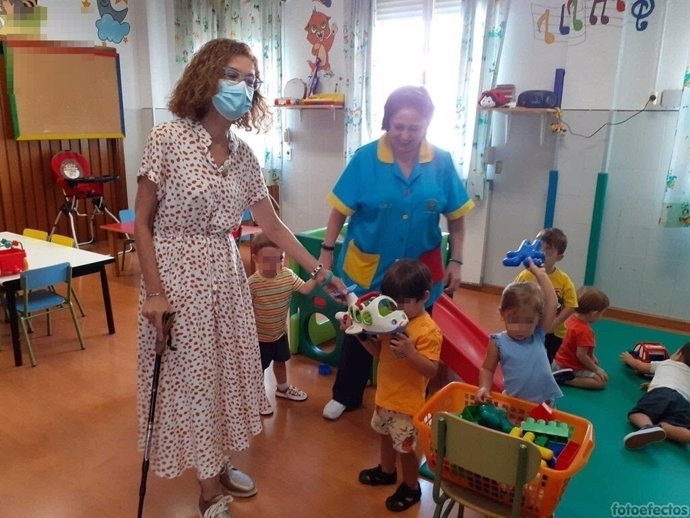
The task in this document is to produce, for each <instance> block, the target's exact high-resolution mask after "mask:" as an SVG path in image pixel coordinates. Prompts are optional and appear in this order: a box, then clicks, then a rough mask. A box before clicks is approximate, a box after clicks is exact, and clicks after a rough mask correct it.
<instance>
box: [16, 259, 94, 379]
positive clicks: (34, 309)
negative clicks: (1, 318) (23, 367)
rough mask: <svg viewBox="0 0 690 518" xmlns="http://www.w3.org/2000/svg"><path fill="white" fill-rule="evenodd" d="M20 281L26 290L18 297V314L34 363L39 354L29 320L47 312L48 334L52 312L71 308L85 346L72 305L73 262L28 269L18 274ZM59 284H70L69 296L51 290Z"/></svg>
mask: <svg viewBox="0 0 690 518" xmlns="http://www.w3.org/2000/svg"><path fill="white" fill-rule="evenodd" d="M19 282H20V285H21V288H22V291H23V292H24V293H23V295H22V297H21V298H20V299H19V300H17V314H18V316H19V322H20V323H21V325H22V331H23V333H24V338H25V340H26V346H27V349H28V350H29V356H30V358H31V366H32V367H35V366H36V358H35V357H34V351H33V349H32V347H31V339H30V338H29V326H28V323H29V322H30V321H31V319H32V318H36V317H38V316H43V315H46V316H47V317H48V335H50V334H51V325H50V314H51V313H53V312H55V311H58V310H61V309H69V311H70V314H71V315H72V322H73V323H74V328H75V329H76V330H77V337H78V338H79V345H80V346H81V348H82V349H85V347H84V339H83V338H82V335H81V329H79V324H78V323H77V314H76V313H75V312H74V306H72V267H71V266H70V264H69V263H60V264H56V265H54V266H46V267H44V268H35V269H33V270H26V271H24V272H22V273H21V274H20V275H19ZM59 284H67V295H66V296H63V295H60V294H59V293H56V292H55V291H52V290H51V287H52V286H57V285H59Z"/></svg>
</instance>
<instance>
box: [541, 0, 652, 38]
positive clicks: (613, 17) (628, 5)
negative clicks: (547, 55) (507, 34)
mask: <svg viewBox="0 0 690 518" xmlns="http://www.w3.org/2000/svg"><path fill="white" fill-rule="evenodd" d="M614 2H615V11H614V7H613V4H614ZM654 8H655V0H551V1H549V0H543V1H542V2H539V3H536V2H535V3H531V12H532V23H533V26H532V29H533V31H534V37H535V39H538V40H540V41H543V42H544V43H546V44H547V45H551V44H553V43H567V44H568V45H579V44H581V43H584V42H585V40H586V32H587V27H588V26H589V27H597V28H598V27H602V28H604V27H611V28H613V27H615V28H622V27H623V21H624V16H625V15H626V11H629V16H631V17H632V20H634V23H635V28H636V29H637V30H638V31H644V30H645V29H646V28H647V26H648V25H649V22H648V19H649V17H650V16H651V15H652V13H653V12H654ZM552 13H560V16H559V18H558V31H556V30H555V25H556V23H555V20H552V17H551V14H552ZM628 20H630V18H628ZM552 21H553V23H552Z"/></svg>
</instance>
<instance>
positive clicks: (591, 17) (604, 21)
mask: <svg viewBox="0 0 690 518" xmlns="http://www.w3.org/2000/svg"><path fill="white" fill-rule="evenodd" d="M598 4H602V5H601V16H600V17H599V19H600V20H601V24H602V25H608V23H609V17H608V16H606V14H605V11H606V0H594V1H593V2H592V10H591V11H590V12H589V24H590V25H596V24H597V15H596V14H594V10H595V9H596V7H597V5H598Z"/></svg>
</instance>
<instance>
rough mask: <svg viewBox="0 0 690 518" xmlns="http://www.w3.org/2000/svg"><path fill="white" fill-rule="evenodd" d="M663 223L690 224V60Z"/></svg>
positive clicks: (667, 182) (665, 195)
mask: <svg viewBox="0 0 690 518" xmlns="http://www.w3.org/2000/svg"><path fill="white" fill-rule="evenodd" d="M689 61H690V60H689ZM659 223H660V224H661V225H663V226H665V227H690V63H689V64H688V67H687V69H686V71H685V81H684V84H683V94H682V97H681V105H680V111H679V113H678V126H677V127H676V137H675V141H674V145H673V157H672V158H671V167H670V168H669V171H668V174H667V176H666V192H665V193H664V203H663V206H662V211H661V218H660V220H659Z"/></svg>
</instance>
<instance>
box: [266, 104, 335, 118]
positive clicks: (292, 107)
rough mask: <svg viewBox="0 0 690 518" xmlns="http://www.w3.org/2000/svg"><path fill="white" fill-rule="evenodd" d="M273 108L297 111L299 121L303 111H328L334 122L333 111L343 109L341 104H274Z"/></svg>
mask: <svg viewBox="0 0 690 518" xmlns="http://www.w3.org/2000/svg"><path fill="white" fill-rule="evenodd" d="M273 107H274V108H281V109H284V110H299V119H300V121H301V120H302V112H303V111H304V110H330V111H331V113H332V114H333V120H334V121H335V111H336V110H342V109H344V108H345V106H343V105H342V104H274V105H273Z"/></svg>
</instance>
